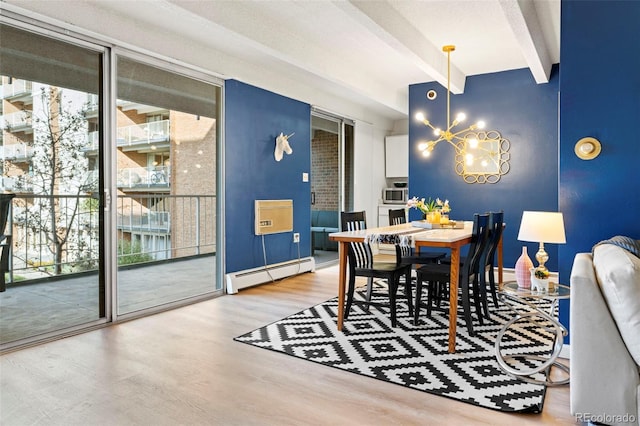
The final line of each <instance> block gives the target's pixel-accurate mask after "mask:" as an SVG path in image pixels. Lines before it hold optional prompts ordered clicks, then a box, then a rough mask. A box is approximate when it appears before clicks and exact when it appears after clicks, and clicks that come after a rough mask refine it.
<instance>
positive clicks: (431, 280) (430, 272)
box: [414, 214, 489, 335]
mask: <svg viewBox="0 0 640 426" xmlns="http://www.w3.org/2000/svg"><path fill="white" fill-rule="evenodd" d="M488 233H489V215H488V214H475V215H474V218H473V230H472V235H471V242H470V243H469V251H468V253H467V256H466V257H465V261H464V264H463V265H462V267H461V268H460V272H459V280H458V291H459V292H460V293H461V300H462V309H463V315H464V318H465V322H466V324H467V330H468V331H469V335H473V324H472V319H471V304H470V295H471V293H472V292H473V299H474V305H475V310H476V315H477V317H478V321H479V322H480V324H482V323H483V319H482V317H483V310H482V307H481V298H480V296H479V295H480V289H479V285H480V279H479V276H480V271H481V270H482V271H484V268H481V267H480V261H481V255H482V253H483V251H484V249H485V247H486V245H487V244H488ZM450 278H451V265H450V264H440V263H439V264H428V265H423V266H421V267H420V268H418V269H417V270H416V306H415V310H414V324H415V325H418V322H419V316H420V308H421V306H422V302H421V298H422V285H423V282H427V283H428V286H427V303H426V307H427V316H428V317H430V316H431V309H432V304H433V302H434V299H435V298H436V296H438V295H442V294H445V293H446V291H445V286H446V285H447V284H448V283H449V282H450ZM456 309H457V307H456Z"/></svg>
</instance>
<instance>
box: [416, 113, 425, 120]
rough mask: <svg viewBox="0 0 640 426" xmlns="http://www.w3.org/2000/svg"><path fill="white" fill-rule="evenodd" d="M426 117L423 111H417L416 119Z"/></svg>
mask: <svg viewBox="0 0 640 426" xmlns="http://www.w3.org/2000/svg"><path fill="white" fill-rule="evenodd" d="M424 119H425V116H424V113H422V112H417V113H416V120H418V121H424Z"/></svg>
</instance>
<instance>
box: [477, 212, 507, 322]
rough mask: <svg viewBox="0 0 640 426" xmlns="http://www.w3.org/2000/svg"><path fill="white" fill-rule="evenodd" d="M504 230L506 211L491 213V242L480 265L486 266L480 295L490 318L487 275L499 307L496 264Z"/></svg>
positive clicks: (481, 281)
mask: <svg viewBox="0 0 640 426" xmlns="http://www.w3.org/2000/svg"><path fill="white" fill-rule="evenodd" d="M503 229H504V211H503V210H500V211H498V212H489V236H488V239H489V242H488V243H487V245H486V247H485V250H484V252H483V253H482V255H481V260H480V265H481V267H482V266H484V270H485V272H484V273H481V274H480V295H481V297H482V298H483V301H482V306H483V309H484V313H485V316H486V317H487V318H489V308H488V303H487V278H486V277H487V275H488V276H489V283H488V287H489V291H490V292H491V298H492V299H493V305H494V306H495V307H496V308H497V307H498V296H497V294H496V279H495V273H494V270H495V266H496V265H495V263H496V259H495V258H496V251H497V249H498V245H499V244H500V239H501V238H502V231H503Z"/></svg>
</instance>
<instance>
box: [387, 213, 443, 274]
mask: <svg viewBox="0 0 640 426" xmlns="http://www.w3.org/2000/svg"><path fill="white" fill-rule="evenodd" d="M403 223H407V214H406V211H405V209H393V210H389V225H390V226H393V225H400V224H403ZM445 256H446V253H441V252H433V251H419V252H417V253H416V252H415V251H414V250H413V249H412V248H411V247H409V246H402V245H400V244H397V245H396V257H398V258H400V259H401V261H402V262H403V263H409V264H412V265H413V264H418V265H422V264H427V263H438V261H439V260H440V259H443V258H444V257H445Z"/></svg>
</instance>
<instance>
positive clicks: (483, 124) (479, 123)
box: [476, 120, 485, 129]
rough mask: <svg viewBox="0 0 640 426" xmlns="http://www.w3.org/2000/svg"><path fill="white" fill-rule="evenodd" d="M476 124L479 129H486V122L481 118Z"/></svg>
mask: <svg viewBox="0 0 640 426" xmlns="http://www.w3.org/2000/svg"><path fill="white" fill-rule="evenodd" d="M476 126H478V129H484V126H485V122H484V121H482V120H480V121H478V122H477V123H476Z"/></svg>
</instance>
